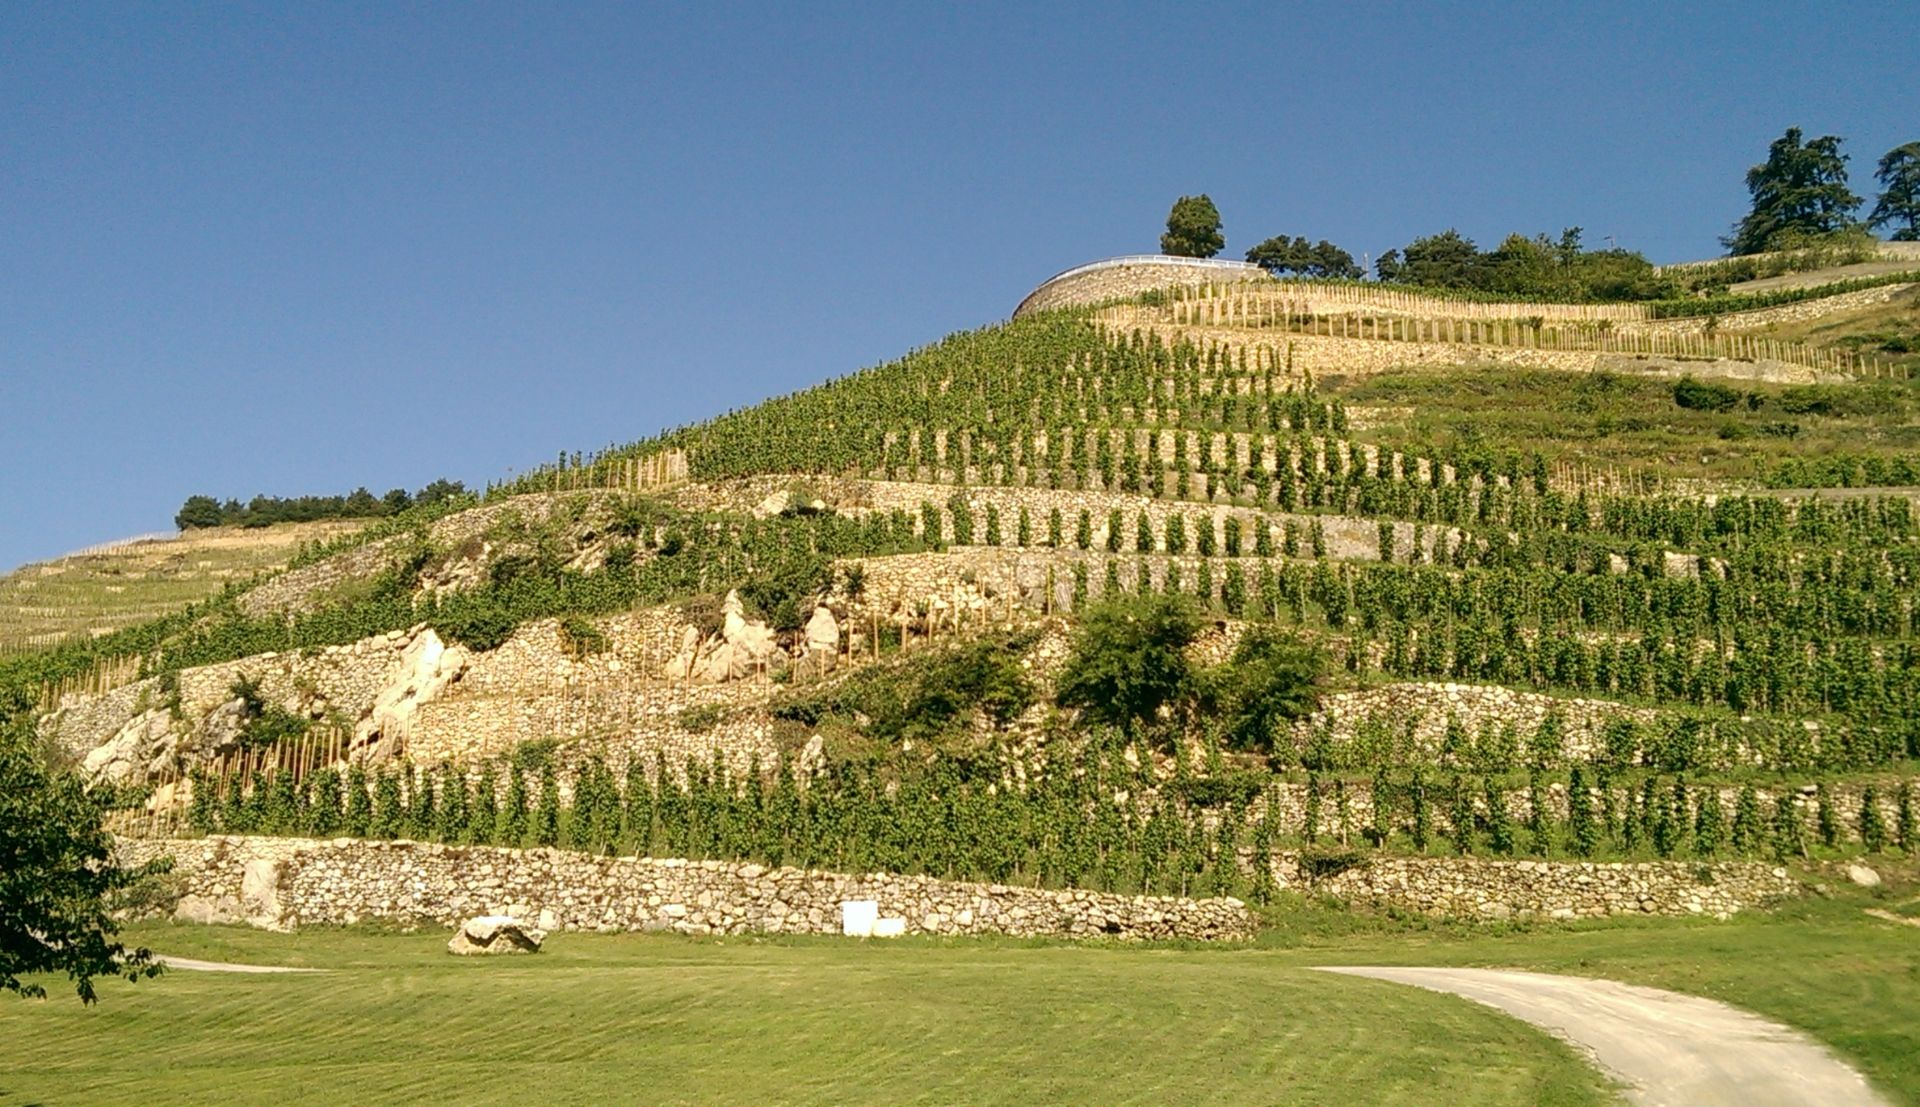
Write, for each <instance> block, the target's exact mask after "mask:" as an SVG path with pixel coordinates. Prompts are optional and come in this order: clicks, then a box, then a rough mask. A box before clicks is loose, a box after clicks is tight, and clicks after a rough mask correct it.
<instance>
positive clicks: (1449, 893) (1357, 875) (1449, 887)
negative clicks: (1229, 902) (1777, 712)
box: [1274, 853, 1800, 920]
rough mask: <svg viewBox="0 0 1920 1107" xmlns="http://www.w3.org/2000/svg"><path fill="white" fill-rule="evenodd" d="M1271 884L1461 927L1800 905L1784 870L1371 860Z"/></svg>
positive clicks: (1742, 864)
mask: <svg viewBox="0 0 1920 1107" xmlns="http://www.w3.org/2000/svg"><path fill="white" fill-rule="evenodd" d="M1274 879H1275V880H1276V881H1278V882H1279V883H1280V884H1281V885H1282V886H1283V887H1294V888H1300V889H1302V890H1309V891H1311V892H1313V893H1315V894H1318V895H1326V896H1333V897H1335V898H1337V899H1342V900H1346V901H1348V902H1350V903H1355V904H1365V905H1370V906H1377V907H1394V908H1400V909H1403V910H1411V911H1418V912H1421V913H1422V914H1426V915H1433V916H1436V917H1445V918H1456V919H1487V920H1493V919H1591V918H1604V917H1606V916H1609V915H1636V914H1637V915H1708V916H1711V917H1713V918H1719V919H1724V918H1727V917H1729V916H1731V915H1733V914H1734V913H1735V912H1738V911H1744V910H1748V909H1751V908H1756V907H1765V906H1768V905H1770V904H1773V903H1775V902H1777V901H1779V900H1782V899H1785V898H1787V897H1789V896H1793V895H1797V894H1798V892H1799V887H1800V886H1799V884H1798V882H1797V881H1795V880H1794V879H1793V878H1792V877H1791V876H1789V875H1788V874H1787V870H1785V869H1784V868H1779V867H1777V866H1772V865H1764V864H1760V863H1758V862H1751V861H1722V862H1715V863H1712V864H1704V863H1699V862H1687V861H1651V862H1644V863H1635V864H1598V863H1583V862H1558V861H1481V860H1476V859H1474V858H1445V859H1443V858H1416V857H1373V858H1366V859H1364V860H1362V861H1361V862H1360V863H1358V864H1356V865H1353V866H1352V867H1349V868H1345V869H1341V870H1339V871H1337V872H1331V873H1325V874H1322V875H1319V876H1310V875H1309V874H1308V872H1307V869H1306V868H1305V867H1304V866H1303V864H1302V861H1301V858H1300V855H1299V854H1294V853H1289V854H1283V855H1280V856H1278V857H1276V859H1275V861H1274Z"/></svg>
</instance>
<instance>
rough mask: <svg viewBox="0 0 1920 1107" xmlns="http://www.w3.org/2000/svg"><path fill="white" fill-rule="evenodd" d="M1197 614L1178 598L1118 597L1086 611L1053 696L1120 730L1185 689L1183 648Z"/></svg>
mask: <svg viewBox="0 0 1920 1107" xmlns="http://www.w3.org/2000/svg"><path fill="white" fill-rule="evenodd" d="M1199 632H1200V618H1199V616H1198V614H1197V613H1196V612H1195V610H1194V607H1193V604H1192V602H1191V601H1190V600H1188V599H1187V598H1186V597H1184V596H1160V595H1148V596H1126V597H1120V598H1116V599H1113V600H1107V601H1104V602H1102V603H1099V604H1096V605H1094V606H1093V607H1091V608H1089V609H1088V610H1087V616H1086V619H1085V621H1084V622H1083V623H1082V624H1081V627H1080V630H1079V632H1078V633H1077V634H1076V635H1075V636H1074V644H1073V653H1072V655H1071V656H1070V657H1069V658H1068V659H1067V663H1066V666H1065V668H1064V669H1062V671H1061V674H1060V681H1059V691H1058V694H1057V696H1056V698H1057V700H1058V701H1059V703H1060V705H1061V706H1063V707H1077V708H1079V709H1080V711H1081V712H1082V713H1083V714H1084V715H1085V716H1086V717H1087V718H1088V719H1090V720H1092V721H1094V722H1097V723H1104V724H1107V725H1110V726H1117V727H1120V728H1121V729H1123V730H1125V731H1127V732H1128V733H1135V732H1137V731H1138V730H1139V729H1140V728H1141V727H1142V726H1143V725H1146V724H1150V723H1152V722H1153V721H1154V720H1155V719H1156V718H1157V717H1158V716H1159V714H1160V712H1161V710H1162V709H1163V708H1170V707H1173V706H1176V705H1178V704H1179V703H1180V702H1181V701H1182V700H1184V699H1185V698H1186V697H1187V696H1188V695H1189V694H1190V692H1191V691H1192V683H1191V682H1192V671H1191V668H1190V667H1189V665H1188V663H1187V655H1186V648H1187V646H1188V645H1190V644H1192V642H1193V639H1194V637H1195V636H1196V635H1197V634H1199Z"/></svg>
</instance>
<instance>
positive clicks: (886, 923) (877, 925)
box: [873, 918, 907, 938]
mask: <svg viewBox="0 0 1920 1107" xmlns="http://www.w3.org/2000/svg"><path fill="white" fill-rule="evenodd" d="M906 932H907V920H905V919H900V918H886V919H875V920H873V936H874V937H876V938H898V937H899V936H900V935H902V934H905V933H906Z"/></svg>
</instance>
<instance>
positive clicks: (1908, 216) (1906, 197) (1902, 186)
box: [1867, 142, 1920, 242]
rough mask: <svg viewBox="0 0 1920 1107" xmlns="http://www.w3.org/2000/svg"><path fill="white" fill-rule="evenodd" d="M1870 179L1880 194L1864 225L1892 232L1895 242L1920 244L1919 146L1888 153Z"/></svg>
mask: <svg viewBox="0 0 1920 1107" xmlns="http://www.w3.org/2000/svg"><path fill="white" fill-rule="evenodd" d="M1873 178H1874V180H1876V181H1879V182H1880V190H1881V191H1880V198H1879V201H1878V202H1877V203H1875V204H1874V205H1873V212H1872V213H1871V214H1869V215H1868V216H1867V225H1868V226H1870V227H1873V228H1875V229H1876V230H1877V229H1879V228H1882V227H1892V228H1894V231H1893V240H1894V241H1895V242H1920V142H1909V143H1906V144H1904V145H1901V146H1895V147H1894V148H1893V149H1891V150H1888V151H1887V152H1886V155H1885V156H1884V157H1882V158H1881V159H1880V167H1879V168H1878V169H1876V170H1875V171H1874V174H1873Z"/></svg>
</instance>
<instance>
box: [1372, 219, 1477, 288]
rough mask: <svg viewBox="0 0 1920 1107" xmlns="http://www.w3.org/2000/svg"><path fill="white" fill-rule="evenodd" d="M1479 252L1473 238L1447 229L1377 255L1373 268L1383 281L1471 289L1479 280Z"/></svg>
mask: <svg viewBox="0 0 1920 1107" xmlns="http://www.w3.org/2000/svg"><path fill="white" fill-rule="evenodd" d="M1481 265H1482V255H1481V253H1480V249H1479V247H1477V246H1475V245H1474V244H1473V240H1472V239H1470V238H1467V237H1465V236H1463V235H1462V234H1461V233H1460V232H1459V231H1456V230H1453V229H1451V228H1449V229H1448V230H1445V231H1442V232H1441V233H1439V234H1436V235H1428V236H1427V237H1426V238H1416V239H1414V240H1413V241H1412V242H1409V243H1407V245H1406V248H1405V249H1403V250H1388V251H1387V252H1386V253H1384V254H1381V255H1380V260H1379V261H1378V262H1377V263H1376V264H1375V265H1374V270H1375V272H1377V273H1378V274H1379V276H1380V279H1381V280H1383V281H1390V282H1392V283H1395V284H1418V285H1427V286H1429V287H1433V288H1472V287H1474V286H1475V285H1476V284H1477V282H1478V280H1479V270H1480V267H1481Z"/></svg>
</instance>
